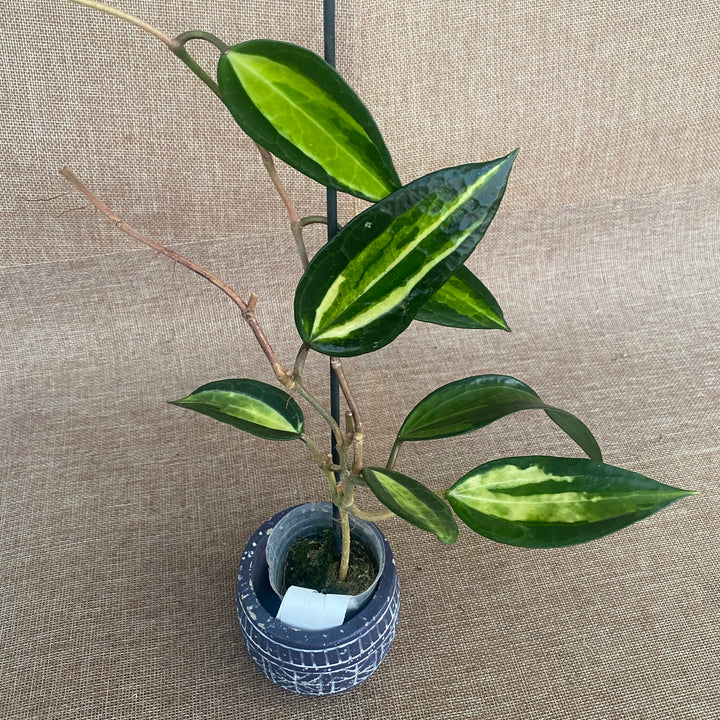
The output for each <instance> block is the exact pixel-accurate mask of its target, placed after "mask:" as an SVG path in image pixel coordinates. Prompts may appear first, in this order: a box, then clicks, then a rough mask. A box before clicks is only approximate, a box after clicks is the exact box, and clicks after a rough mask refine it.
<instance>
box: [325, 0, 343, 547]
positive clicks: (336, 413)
mask: <svg viewBox="0 0 720 720" xmlns="http://www.w3.org/2000/svg"><path fill="white" fill-rule="evenodd" d="M323 51H324V55H325V62H326V63H327V64H328V65H330V66H331V67H335V0H323ZM326 205H327V213H326V214H327V239H328V241H330V240H331V239H332V238H333V237H334V236H335V234H336V233H337V191H336V190H333V189H331V188H327V200H326ZM330 414H331V415H332V416H333V418H334V420H335V421H336V422H337V424H338V425H340V386H339V384H338V379H337V377H336V375H335V371H334V370H333V368H332V365H331V366H330ZM330 442H331V446H332V458H333V462H334V463H338V462H339V461H340V458H339V456H338V453H337V448H336V444H335V435H334V434H331V436H330ZM336 478H338V479H339V476H338V474H337V473H336ZM333 518H334V519H335V522H334V527H335V555H336V557H340V550H341V546H342V537H341V533H340V517H339V514H338V509H337V508H336V507H335V505H333Z"/></svg>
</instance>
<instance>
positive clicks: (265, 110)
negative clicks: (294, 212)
mask: <svg viewBox="0 0 720 720" xmlns="http://www.w3.org/2000/svg"><path fill="white" fill-rule="evenodd" d="M217 77H218V84H219V87H220V95H221V96H222V100H223V102H224V103H225V105H226V106H227V108H228V109H229V110H230V112H231V113H232V115H233V117H234V118H235V120H236V121H237V122H238V124H239V125H240V127H241V128H242V129H243V130H244V131H245V132H246V133H247V134H248V135H249V136H250V137H251V138H252V139H253V140H255V141H256V142H257V143H259V144H260V145H262V146H263V147H264V148H266V149H267V150H269V151H270V152H271V153H273V154H274V155H276V156H277V157H279V158H280V159H281V160H284V161H285V162H286V163H288V164H289V165H292V167H294V168H296V169H297V170H299V171H300V172H302V173H304V174H305V175H307V176H308V177H311V178H312V179H313V180H317V181H318V182H320V183H322V184H323V185H327V186H328V187H333V188H336V189H338V190H343V191H345V192H348V193H350V194H352V195H356V196H358V197H361V198H365V199H366V200H370V201H373V202H374V201H376V200H380V199H381V198H383V197H385V196H386V195H388V194H389V193H391V192H392V191H393V190H397V189H398V188H399V187H400V180H399V178H398V176H397V172H396V171H395V168H394V166H393V163H392V160H391V158H390V153H389V152H388V150H387V148H386V147H385V143H384V141H383V139H382V136H381V135H380V131H379V130H378V128H377V125H376V124H375V121H374V120H373V118H372V116H371V115H370V113H369V112H368V110H367V108H366V107H365V106H364V105H363V104H362V102H361V101H360V99H359V98H358V96H357V95H356V94H355V92H354V91H353V90H352V89H351V88H350V87H349V86H348V85H347V83H346V82H345V81H344V80H343V79H342V78H341V77H340V75H338V73H337V72H335V70H334V69H333V68H332V67H330V65H328V64H327V63H326V62H325V61H324V60H323V59H322V58H320V57H319V56H317V55H316V54H315V53H313V52H310V50H306V49H305V48H301V47H298V46H297V45H292V44H290V43H284V42H277V41H274V40H250V41H248V42H244V43H241V44H240V45H234V46H233V47H231V48H229V49H228V50H227V51H226V52H224V53H223V54H222V56H221V57H220V61H219V63H218V71H217Z"/></svg>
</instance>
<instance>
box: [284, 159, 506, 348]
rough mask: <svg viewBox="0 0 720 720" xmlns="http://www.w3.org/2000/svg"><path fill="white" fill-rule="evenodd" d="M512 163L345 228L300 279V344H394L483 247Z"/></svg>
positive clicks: (426, 181)
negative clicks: (432, 299)
mask: <svg viewBox="0 0 720 720" xmlns="http://www.w3.org/2000/svg"><path fill="white" fill-rule="evenodd" d="M516 154H517V151H514V152H512V153H510V154H509V155H507V156H506V157H503V158H500V159H498V160H493V161H491V162H487V163H479V164H473V165H462V166H459V167H454V168H446V169H444V170H440V171H438V172H435V173H431V174H430V175H426V176H425V177H423V178H420V179H419V180H416V181H414V182H412V183H410V184H409V185H406V186H405V187H403V188H401V189H400V190H397V191H396V192H394V193H393V194H392V195H390V196H389V197H387V198H385V199H384V200H381V201H380V202H378V203H377V204H375V205H373V206H372V207H370V208H368V209H367V210H365V211H364V212H362V213H360V214H359V215H357V216H356V217H355V218H354V219H353V220H351V221H350V222H349V223H348V224H347V225H346V226H345V227H344V228H343V229H342V230H341V231H340V232H339V233H338V234H337V235H336V236H335V237H334V238H333V239H332V240H331V241H330V242H329V243H328V244H327V245H325V246H324V247H323V248H322V249H321V250H320V251H319V252H318V253H317V255H315V257H314V258H313V259H312V261H311V263H310V265H309V267H308V269H307V270H306V272H305V274H304V275H303V277H302V278H301V279H300V283H299V284H298V287H297V291H296V294H295V324H296V326H297V329H298V332H299V333H300V336H301V337H302V339H303V340H304V341H305V342H306V343H308V344H309V345H310V346H311V347H312V348H313V349H315V350H317V351H318V352H322V353H325V354H326V355H334V356H350V355H362V354H363V353H367V352H371V351H373V350H377V349H378V348H380V347H383V346H384V345H387V344H388V343H389V342H391V341H392V340H394V339H395V338H396V337H397V336H398V335H399V334H400V333H401V332H402V331H403V330H405V328H407V327H408V325H409V324H410V323H411V322H412V320H413V319H414V317H415V315H416V314H417V313H418V311H419V310H420V308H421V307H422V306H423V305H424V304H425V302H426V301H427V300H428V299H429V298H430V297H431V296H432V295H433V294H434V293H435V292H437V291H438V290H439V289H440V288H441V287H442V286H443V285H444V284H445V283H446V282H447V280H448V279H449V278H450V277H451V276H452V275H453V274H454V273H455V272H456V271H457V270H458V268H459V267H460V266H461V265H462V264H463V263H464V262H465V260H466V259H467V258H468V256H469V255H470V253H471V252H472V251H473V250H474V249H475V247H476V246H477V244H478V243H479V242H480V240H481V239H482V237H483V235H484V234H485V231H486V230H487V227H488V226H489V225H490V222H491V220H492V219H493V217H494V216H495V212H496V211H497V208H498V206H499V204H500V200H501V199H502V196H503V193H504V192H505V186H506V184H507V180H508V175H509V173H510V169H511V168H512V164H513V161H514V160H515V155H516Z"/></svg>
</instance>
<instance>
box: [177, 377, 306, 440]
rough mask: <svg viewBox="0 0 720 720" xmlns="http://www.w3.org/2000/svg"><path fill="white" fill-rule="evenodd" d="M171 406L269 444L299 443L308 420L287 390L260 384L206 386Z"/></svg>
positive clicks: (235, 381)
mask: <svg viewBox="0 0 720 720" xmlns="http://www.w3.org/2000/svg"><path fill="white" fill-rule="evenodd" d="M170 404H171V405H178V406H179V407H184V408H188V409H190V410H195V412H199V413H201V414H203V415H207V416H208V417H211V418H214V419H215V420H220V422H224V423H227V424H228V425H233V426H234V427H236V428H240V429H241V430H245V431H246V432H249V433H252V434H253V435H258V436H259V437H262V438H265V439H266V440H297V439H298V438H301V437H302V435H303V430H304V425H305V420H304V418H303V414H302V410H301V409H300V406H299V405H298V404H297V403H296V402H295V401H294V400H293V399H292V398H291V397H290V395H288V394H287V393H286V392H285V391H284V390H281V389H280V388H277V387H274V386H273V385H268V384H267V383H264V382H260V381H258V380H248V379H244V378H243V379H238V378H234V379H229V380H218V381H216V382H211V383H207V385H202V386H201V387H199V388H198V389H197V390H195V391H194V392H192V393H190V395H188V396H187V397H184V398H182V399H181V400H174V401H172V402H171V403H170Z"/></svg>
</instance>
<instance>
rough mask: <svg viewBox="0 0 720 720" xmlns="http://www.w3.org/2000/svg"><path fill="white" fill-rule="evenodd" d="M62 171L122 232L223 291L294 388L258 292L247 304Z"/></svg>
mask: <svg viewBox="0 0 720 720" xmlns="http://www.w3.org/2000/svg"><path fill="white" fill-rule="evenodd" d="M60 174H61V175H62V176H63V177H64V178H65V179H66V180H68V182H70V184H71V185H73V186H74V187H75V188H76V189H77V190H79V191H80V192H81V193H82V194H83V195H85V197H86V198H87V199H88V200H90V202H91V203H92V204H93V205H94V206H95V207H96V208H97V209H98V210H99V211H100V212H101V213H102V214H103V215H104V216H105V217H106V218H108V220H110V221H111V222H113V223H114V224H115V226H116V227H117V228H118V229H119V230H122V232H124V233H126V234H127V235H130V237H133V238H135V239H136V240H139V241H140V242H141V243H143V244H145V245H147V246H148V247H151V248H152V249H153V250H156V251H157V252H159V253H161V254H162V255H165V256H166V257H169V258H170V259H171V260H173V261H175V262H177V263H179V264H180V265H183V266H185V267H186V268H188V269H189V270H192V271H193V272H194V273H196V274H197V275H200V276H201V277H203V278H205V279H206V280H208V281H209V282H211V283H212V284H213V285H215V287H217V288H218V289H219V290H222V291H223V292H224V293H225V294H226V295H227V296H228V297H229V298H230V299H231V300H232V301H233V302H234V303H235V304H236V305H237V306H238V307H239V308H240V312H241V313H242V316H243V318H244V319H245V321H246V322H247V324H248V325H249V326H250V329H251V330H252V332H253V335H255V339H256V340H257V341H258V344H259V345H260V348H261V349H262V351H263V353H264V354H265V357H267V359H268V361H269V362H270V365H271V366H272V369H273V371H274V373H275V375H276V376H277V378H278V380H279V381H280V382H281V383H282V384H283V385H285V387H287V388H292V387H293V386H294V384H295V381H294V380H293V376H292V373H291V372H289V371H288V370H286V369H285V368H284V367H283V366H282V364H281V363H280V360H279V359H278V357H277V355H276V354H275V351H274V350H273V348H272V346H271V345H270V342H269V341H268V339H267V337H266V336H265V333H264V331H263V329H262V328H261V327H260V324H259V323H258V321H257V318H256V316H255V306H256V304H257V300H258V296H257V295H256V294H255V293H253V294H252V295H251V296H250V299H249V301H248V302H247V303H246V302H245V301H244V300H243V299H242V298H241V297H240V296H239V295H238V294H237V293H236V292H235V291H234V290H233V289H232V288H231V287H230V286H229V285H227V284H226V283H224V282H223V281H222V280H220V278H218V277H216V276H215V275H213V274H212V273H211V272H210V271H209V270H205V268H203V267H201V266H200V265H198V264H196V263H194V262H193V261H192V260H188V259H187V258H186V257H184V256H183V255H180V253H177V252H175V251H174V250H171V249H170V248H168V247H165V246H164V245H162V244H161V243H159V242H157V241H155V240H152V239H151V238H149V237H146V236H145V235H142V234H141V233H140V232H138V231H137V230H135V229H134V228H132V227H130V225H128V224H127V223H126V222H125V221H124V220H121V219H120V218H119V217H118V216H117V215H115V213H113V212H112V210H110V209H109V208H108V207H106V206H105V205H104V204H103V203H102V202H101V201H100V199H99V198H98V197H97V196H96V195H94V194H93V193H92V192H91V191H90V190H89V189H88V188H87V186H86V185H85V184H84V183H83V182H81V180H80V179H79V178H78V177H77V176H76V175H75V174H74V173H73V172H72V171H71V170H70V168H67V167H64V168H63V169H62V170H60Z"/></svg>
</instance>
